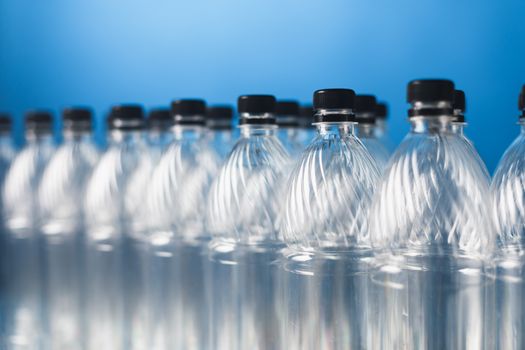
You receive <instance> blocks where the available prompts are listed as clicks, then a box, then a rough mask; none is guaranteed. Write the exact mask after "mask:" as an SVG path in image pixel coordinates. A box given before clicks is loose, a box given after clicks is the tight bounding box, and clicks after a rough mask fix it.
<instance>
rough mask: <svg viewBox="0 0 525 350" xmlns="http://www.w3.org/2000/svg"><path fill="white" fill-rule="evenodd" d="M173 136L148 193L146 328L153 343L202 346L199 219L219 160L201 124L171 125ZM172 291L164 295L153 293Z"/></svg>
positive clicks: (203, 238)
mask: <svg viewBox="0 0 525 350" xmlns="http://www.w3.org/2000/svg"><path fill="white" fill-rule="evenodd" d="M173 130H174V132H175V136H174V141H173V142H172V143H171V145H170V146H169V147H168V148H167V150H166V151H165V152H164V154H163V156H162V158H161V159H160V161H159V163H158V165H157V167H156V168H155V170H154V172H153V174H152V178H151V182H150V188H149V192H148V197H147V204H148V212H149V234H148V236H149V242H150V246H151V255H150V259H151V262H150V264H151V265H152V266H153V267H154V268H155V270H153V271H152V274H151V275H152V278H153V279H154V280H153V281H152V283H151V285H153V286H155V289H152V290H151V293H152V296H151V297H150V298H149V300H150V302H151V303H153V304H152V305H151V308H152V309H153V310H169V311H168V312H169V314H168V315H165V314H164V311H162V312H161V313H159V314H157V313H155V314H153V315H152V320H151V325H150V329H151V330H150V331H151V333H152V334H154V339H153V342H154V344H155V346H156V347H155V348H159V349H162V348H167V349H171V348H172V347H174V346H179V347H180V348H182V349H206V348H207V345H208V312H207V305H206V290H205V286H204V278H205V266H204V265H205V261H206V257H205V254H206V253H205V252H206V247H207V244H208V242H209V235H208V234H207V232H206V230H205V227H204V223H205V215H206V205H207V195H208V191H209V186H210V184H211V181H212V179H213V178H214V177H215V175H216V174H217V171H218V167H219V164H220V157H219V156H218V153H217V152H215V150H214V149H212V148H211V147H210V143H209V140H208V139H207V138H206V130H205V129H204V128H203V127H201V126H189V125H187V126H184V125H178V126H175V127H174V129H173ZM164 289H165V290H171V291H173V292H174V294H173V295H171V296H169V297H168V298H161V299H159V298H158V297H155V295H159V293H161V292H162V290H164Z"/></svg>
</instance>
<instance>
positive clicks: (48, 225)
mask: <svg viewBox="0 0 525 350" xmlns="http://www.w3.org/2000/svg"><path fill="white" fill-rule="evenodd" d="M62 120H63V125H64V132H63V134H64V143H63V144H62V145H61V146H60V147H59V148H58V149H57V150H56V152H55V153H54V154H53V156H52V157H51V159H50V161H49V164H48V165H47V167H46V169H45V171H44V173H43V175H42V180H41V183H40V187H39V203H40V215H41V230H42V238H43V247H44V250H43V258H44V260H43V263H44V264H43V266H44V269H45V271H46V275H45V276H46V280H45V294H44V295H45V299H44V303H45V311H46V312H45V321H46V325H47V331H46V339H45V342H46V347H47V348H49V349H82V345H83V335H84V328H83V323H82V307H81V306H82V301H83V299H84V296H83V291H84V287H83V283H84V282H85V281H84V278H83V277H84V271H83V270H82V253H83V247H82V244H83V242H84V232H83V228H84V216H83V207H82V202H81V201H79V199H82V198H84V196H85V189H86V183H87V180H88V178H89V176H90V175H91V172H92V170H93V168H94V166H95V164H96V162H97V160H98V156H99V154H98V150H97V148H96V146H95V144H94V140H93V137H92V133H91V131H92V115H91V111H90V110H89V109H83V108H71V109H66V110H64V111H63V113H62Z"/></svg>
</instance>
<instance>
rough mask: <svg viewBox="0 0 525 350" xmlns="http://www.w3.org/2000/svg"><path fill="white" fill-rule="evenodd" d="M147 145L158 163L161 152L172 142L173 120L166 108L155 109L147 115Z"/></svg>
mask: <svg viewBox="0 0 525 350" xmlns="http://www.w3.org/2000/svg"><path fill="white" fill-rule="evenodd" d="M147 126H148V143H149V145H150V151H151V155H152V157H153V158H154V161H155V162H156V161H158V160H159V159H160V156H161V155H162V152H164V150H165V149H166V148H167V147H168V146H169V144H170V143H171V142H172V141H173V132H172V130H171V128H172V127H173V118H172V117H171V114H170V110H169V109H168V108H155V109H152V110H151V111H150V112H149V114H148V119H147Z"/></svg>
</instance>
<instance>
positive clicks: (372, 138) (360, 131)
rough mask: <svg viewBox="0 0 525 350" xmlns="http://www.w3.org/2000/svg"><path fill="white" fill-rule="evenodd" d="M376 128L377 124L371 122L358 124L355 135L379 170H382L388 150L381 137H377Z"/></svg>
mask: <svg viewBox="0 0 525 350" xmlns="http://www.w3.org/2000/svg"><path fill="white" fill-rule="evenodd" d="M376 128H377V126H375V125H373V124H359V125H358V126H357V136H358V137H359V139H360V140H361V142H362V143H363V145H364V146H365V148H366V149H367V151H368V152H369V153H370V155H372V158H374V160H375V161H376V164H377V166H378V168H379V170H380V171H381V172H382V171H384V169H385V167H386V164H387V163H388V158H389V157H390V152H389V151H388V149H387V148H386V146H385V145H384V144H383V142H382V141H381V139H379V138H378V137H377V132H376V131H375V129H376Z"/></svg>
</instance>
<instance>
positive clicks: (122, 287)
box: [85, 105, 152, 350]
mask: <svg viewBox="0 0 525 350" xmlns="http://www.w3.org/2000/svg"><path fill="white" fill-rule="evenodd" d="M108 123H109V126H110V143H109V145H108V148H107V150H106V151H105V153H104V154H103V155H102V157H101V158H100V161H99V162H98V164H97V166H96V167H95V169H94V171H93V175H92V176H91V178H90V179H89V181H88V185H87V189H86V198H85V226H86V253H85V254H86V260H85V266H86V277H85V278H86V279H87V283H86V285H87V286H86V308H85V310H86V317H87V330H86V348H87V349H96V350H101V349H112V350H114V349H143V348H147V336H146V334H147V314H146V305H145V301H144V299H143V298H144V291H143V288H144V286H145V283H144V272H143V271H142V267H143V266H144V265H143V261H144V259H145V257H146V253H147V252H146V250H145V249H146V241H145V238H144V237H145V230H146V228H147V223H148V222H147V213H146V210H145V207H144V204H143V202H144V197H145V189H146V185H147V183H148V181H149V179H150V173H151V169H152V160H151V153H150V152H149V147H148V143H147V140H146V137H145V134H144V113H143V109H142V107H140V106H138V105H120V106H115V107H113V108H112V109H111V112H110V115H109V120H108Z"/></svg>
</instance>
